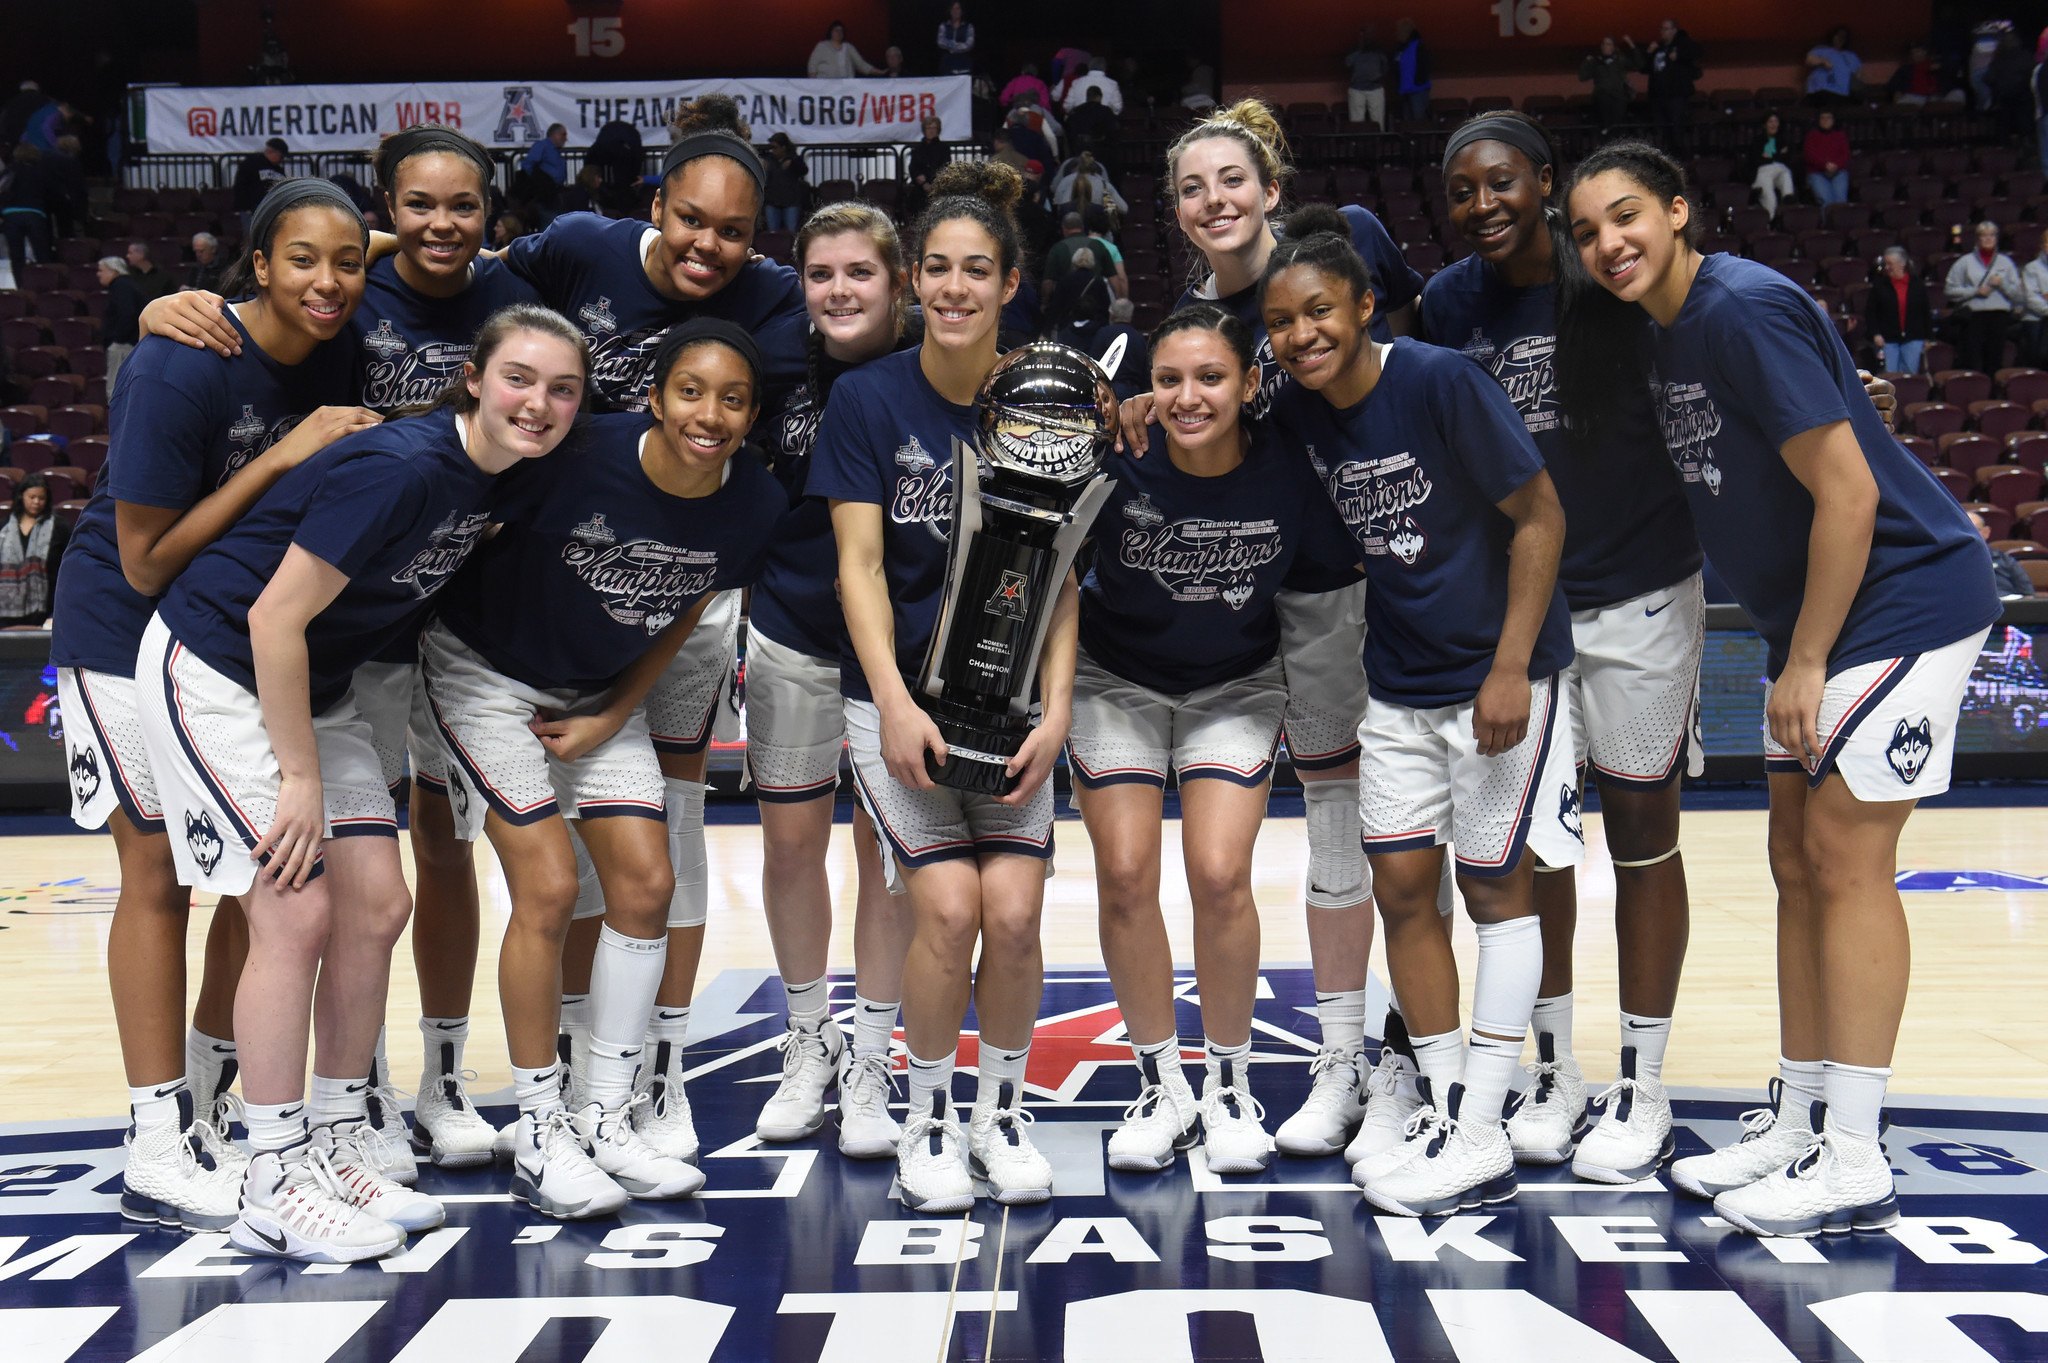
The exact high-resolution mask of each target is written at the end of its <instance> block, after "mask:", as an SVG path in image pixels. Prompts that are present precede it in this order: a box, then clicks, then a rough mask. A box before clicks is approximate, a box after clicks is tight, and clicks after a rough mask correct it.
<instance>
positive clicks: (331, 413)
mask: <svg viewBox="0 0 2048 1363" xmlns="http://www.w3.org/2000/svg"><path fill="white" fill-rule="evenodd" d="M383 420H384V418H383V417H381V416H378V415H377V414H376V413H375V412H373V411H371V410H370V409H369V408H367V407H316V408H314V409H313V411H312V413H311V414H310V415H308V416H307V417H306V419H305V420H303V421H301V422H300V423H299V424H298V425H296V426H294V427H292V429H291V433H290V434H288V435H287V436H285V438H284V439H282V440H280V441H278V442H277V443H276V444H275V445H272V446H271V447H270V448H269V449H267V450H265V451H264V452H263V457H264V458H266V459H269V460H271V462H273V463H277V464H282V465H284V467H285V468H286V469H294V468H297V467H298V466H299V465H300V464H303V463H305V462H306V461H307V460H308V459H311V458H312V457H313V456H314V455H316V454H318V453H320V451H322V450H324V449H326V448H327V447H328V446H329V445H332V444H333V443H334V442H335V441H337V440H339V439H341V438H342V437H343V436H345V435H354V434H355V433H356V432H357V431H366V430H368V429H369V428H370V427H372V426H376V425H379V424H381V423H382V422H383Z"/></svg>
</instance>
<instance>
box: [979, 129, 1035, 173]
mask: <svg viewBox="0 0 2048 1363" xmlns="http://www.w3.org/2000/svg"><path fill="white" fill-rule="evenodd" d="M988 154H989V159H990V160H991V161H1001V162H1002V163H1003V164H1004V165H1006V166H1008V167H1010V169H1012V170H1014V171H1016V172H1017V173H1018V174H1019V175H1022V174H1023V173H1024V167H1025V165H1026V164H1027V163H1028V162H1030V161H1031V159H1032V158H1031V157H1029V156H1026V155H1025V154H1024V153H1023V151H1022V150H1021V149H1020V148H1019V147H1018V146H1017V139H1016V137H1015V136H1013V135H1012V134H1011V132H1010V125H1009V124H1007V123H1005V124H1004V125H1003V126H1002V127H1000V128H997V129H996V130H995V133H994V134H993V135H992V136H991V137H990V138H989V153H988ZM1038 168H1039V171H1040V173H1041V174H1042V173H1043V172H1044V170H1045V163H1044V162H1043V161H1040V162H1039V163H1038Z"/></svg>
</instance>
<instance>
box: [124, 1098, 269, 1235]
mask: <svg viewBox="0 0 2048 1363" xmlns="http://www.w3.org/2000/svg"><path fill="white" fill-rule="evenodd" d="M192 1107H193V1104H192V1094H191V1092H190V1091H189V1089H188V1091H187V1092H185V1093H182V1094H180V1095H179V1096H178V1116H179V1118H180V1121H178V1122H166V1123H164V1124H163V1125H162V1126H159V1127H156V1128H154V1129H152V1130H149V1131H145V1132H140V1133H138V1132H137V1131H136V1130H135V1129H134V1128H133V1127H130V1128H129V1131H128V1135H127V1137H126V1138H125V1139H124V1141H123V1144H125V1145H126V1146H127V1147H128V1156H127V1161H126V1163H125V1164H124V1165H123V1166H122V1169H121V1215H122V1217H124V1218H125V1219H127V1220H129V1221H138V1222H142V1223H144V1224H151V1223H154V1224H156V1225H159V1226H169V1227H171V1228H172V1229H173V1230H188V1231H193V1230H226V1229H227V1228H228V1227H229V1226H231V1225H233V1224H234V1221H235V1216H236V1215H237V1213H239V1212H240V1211H241V1208H242V1174H243V1171H244V1169H245V1168H246V1167H247V1163H246V1160H245V1159H238V1160H230V1159H228V1158H227V1157H226V1156H225V1151H223V1150H222V1149H221V1147H222V1146H223V1145H224V1144H225V1142H222V1141H221V1140H220V1135H219V1132H218V1131H217V1130H216V1129H215V1128H214V1125H213V1123H212V1122H211V1121H194V1120H193V1119H192ZM181 1123H182V1126H181ZM227 1149H233V1147H232V1146H228V1147H227ZM236 1153H237V1154H240V1152H239V1151H237V1152H236Z"/></svg>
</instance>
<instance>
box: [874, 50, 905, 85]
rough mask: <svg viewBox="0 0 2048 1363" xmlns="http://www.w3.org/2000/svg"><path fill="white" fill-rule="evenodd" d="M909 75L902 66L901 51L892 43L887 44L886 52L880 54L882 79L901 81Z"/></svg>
mask: <svg viewBox="0 0 2048 1363" xmlns="http://www.w3.org/2000/svg"><path fill="white" fill-rule="evenodd" d="M909 74H910V72H909V70H908V69H907V68H906V67H905V66H904V65H903V49H902V48H900V47H898V46H896V44H894V43H891V44H889V48H888V50H887V51H886V52H884V53H882V72H881V75H882V79H883V80H902V79H903V78H904V77H905V76H908V75H909Z"/></svg>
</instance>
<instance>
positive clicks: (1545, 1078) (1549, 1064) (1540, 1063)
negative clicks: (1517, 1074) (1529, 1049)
mask: <svg viewBox="0 0 2048 1363" xmlns="http://www.w3.org/2000/svg"><path fill="white" fill-rule="evenodd" d="M1522 1073H1524V1074H1526V1075H1528V1076H1529V1077H1530V1078H1531V1079H1533V1080H1535V1083H1534V1084H1533V1085H1531V1092H1530V1095H1529V1096H1528V1097H1527V1098H1525V1099H1523V1100H1522V1101H1523V1105H1524V1106H1533V1107H1541V1106H1543V1105H1544V1104H1546V1103H1548V1102H1549V1101H1550V1096H1551V1095H1552V1094H1553V1093H1556V1092H1557V1090H1558V1083H1557V1076H1558V1074H1559V1073H1560V1070H1559V1069H1558V1064H1557V1062H1556V1061H1555V1060H1537V1061H1533V1062H1531V1063H1530V1064H1527V1065H1524V1066H1522Z"/></svg>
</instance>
